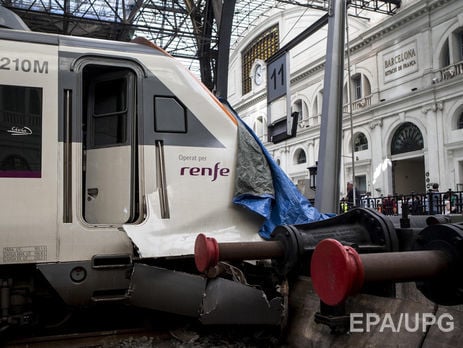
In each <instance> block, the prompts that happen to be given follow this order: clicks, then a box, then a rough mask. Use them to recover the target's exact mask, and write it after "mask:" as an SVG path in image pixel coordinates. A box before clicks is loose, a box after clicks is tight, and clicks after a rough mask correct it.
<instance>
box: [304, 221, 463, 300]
mask: <svg viewBox="0 0 463 348" xmlns="http://www.w3.org/2000/svg"><path fill="white" fill-rule="evenodd" d="M462 246H463V226H462V225H457V224H435V225H430V226H428V227H426V228H425V229H423V230H422V231H421V232H420V233H419V234H418V236H417V239H416V242H415V245H414V246H413V250H412V251H404V252H393V253H377V254H362V255H359V253H358V252H357V250H355V248H353V247H351V246H348V245H343V244H342V243H340V242H339V241H336V240H334V239H326V240H323V241H321V242H320V243H319V244H318V245H317V247H316V248H315V251H314V253H313V256H312V261H311V271H310V273H311V276H312V284H313V287H314V289H315V291H316V292H317V294H318V296H319V297H320V299H321V300H322V302H323V303H325V304H328V305H330V306H336V305H340V304H342V303H343V302H344V301H345V300H346V299H347V297H348V296H351V295H355V294H357V293H359V292H360V290H361V289H362V288H363V287H364V285H367V284H369V283H382V282H407V281H416V282H417V287H418V289H419V290H420V291H421V292H422V293H423V294H424V295H425V296H426V297H427V298H428V299H430V300H431V301H433V302H436V303H438V304H442V305H456V304H461V303H463V292H462V290H463V277H461V269H462V267H463V249H462Z"/></svg>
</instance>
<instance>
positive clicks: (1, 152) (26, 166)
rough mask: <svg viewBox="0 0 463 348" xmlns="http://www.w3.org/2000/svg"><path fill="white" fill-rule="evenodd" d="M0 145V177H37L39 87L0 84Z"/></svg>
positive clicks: (39, 152)
mask: <svg viewBox="0 0 463 348" xmlns="http://www.w3.org/2000/svg"><path fill="white" fill-rule="evenodd" d="M0 144H1V146H0V177H16V178H40V177H41V167H42V162H41V160H42V89H41V88H36V87H23V86H7V85H0Z"/></svg>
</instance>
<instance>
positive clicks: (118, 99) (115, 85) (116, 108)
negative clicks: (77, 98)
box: [92, 78, 127, 147]
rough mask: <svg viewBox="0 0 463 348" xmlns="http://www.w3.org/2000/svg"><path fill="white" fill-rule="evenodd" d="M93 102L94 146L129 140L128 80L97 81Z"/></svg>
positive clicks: (122, 142) (121, 142) (123, 142)
mask: <svg viewBox="0 0 463 348" xmlns="http://www.w3.org/2000/svg"><path fill="white" fill-rule="evenodd" d="M94 98H95V99H94V104H93V115H92V116H93V120H92V121H93V125H92V126H93V127H92V128H93V132H92V140H93V141H92V142H93V144H92V145H93V146H94V147H101V146H107V145H116V144H125V143H126V142H127V80H126V79H125V78H120V79H112V80H103V81H98V82H97V83H95V91H94Z"/></svg>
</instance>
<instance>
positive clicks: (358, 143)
mask: <svg viewBox="0 0 463 348" xmlns="http://www.w3.org/2000/svg"><path fill="white" fill-rule="evenodd" d="M367 149H368V140H367V137H366V136H365V134H363V133H357V134H355V135H354V151H355V152H357V151H363V150H367Z"/></svg>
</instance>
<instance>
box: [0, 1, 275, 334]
mask: <svg viewBox="0 0 463 348" xmlns="http://www.w3.org/2000/svg"><path fill="white" fill-rule="evenodd" d="M6 17H11V18H13V19H14V20H16V23H17V24H18V23H19V24H18V25H12V27H13V28H11V27H9V28H0V47H1V50H0V52H1V54H0V192H1V201H0V206H1V209H0V246H1V247H0V286H1V293H2V296H1V308H2V317H1V319H0V326H1V327H2V328H6V327H8V326H15V325H31V324H33V323H34V322H36V321H37V320H38V319H37V316H40V313H38V312H40V309H42V315H45V316H46V314H47V313H48V312H49V311H50V309H51V307H48V306H47V305H46V303H47V302H46V301H45V300H44V299H45V298H53V295H54V294H57V298H58V299H59V301H61V302H62V303H63V305H65V306H72V307H79V306H87V305H91V304H93V303H106V302H110V303H113V302H117V301H125V302H129V303H130V304H133V305H135V306H139V307H146V308H151V309H155V310H161V311H169V312H174V313H177V314H181V315H188V316H201V312H202V311H203V309H202V308H203V306H204V303H203V298H204V293H205V292H207V290H205V289H206V288H207V287H208V284H209V283H211V281H207V280H206V279H205V278H204V277H202V276H199V275H195V274H191V273H188V272H184V271H186V270H187V269H188V267H187V266H185V267H183V268H182V267H180V266H178V265H181V264H182V262H181V260H183V261H185V260H193V258H192V255H193V254H194V250H193V248H194V240H195V238H196V236H197V235H198V233H206V234H208V235H210V236H213V237H216V238H217V239H219V240H221V241H235V242H240V241H241V242H249V241H256V240H261V237H260V236H259V234H258V233H257V232H258V230H259V228H260V226H261V224H262V222H263V219H262V217H260V216H259V215H257V214H254V213H252V212H250V211H248V210H246V209H243V208H241V207H239V206H237V205H234V204H233V203H232V199H233V194H234V185H235V179H236V170H235V163H236V160H237V153H238V152H237V147H238V136H237V132H238V129H239V121H238V119H237V117H236V116H235V115H234V114H233V113H232V112H231V111H230V110H229V109H227V108H226V107H225V106H224V105H223V104H222V103H220V102H219V101H218V100H217V99H216V98H215V97H214V96H213V95H212V94H211V93H210V92H209V91H208V90H207V89H206V88H205V87H204V86H203V85H202V84H201V83H200V82H198V81H197V79H196V78H195V77H194V76H193V75H192V74H191V73H190V72H189V71H188V70H187V69H186V68H184V67H183V66H182V65H181V64H180V63H179V62H177V61H176V60H175V59H173V58H172V57H171V56H169V55H168V54H166V53H165V52H163V51H162V50H161V49H158V48H155V47H154V48H153V47H150V45H145V44H139V43H124V42H111V41H103V40H96V39H89V38H78V37H68V36H60V35H52V34H45V33H34V32H31V31H28V30H25V29H27V28H25V26H24V25H23V24H21V21H20V20H19V18H16V17H14V16H13V15H12V14H11V13H10V14H7V12H6V10H5V9H2V19H3V21H2V23H3V24H2V26H3V27H8V25H7V24H5V22H6ZM141 41H143V40H141ZM141 260H142V261H141ZM160 260H162V262H164V263H166V262H167V263H169V264H174V265H175V267H172V268H166V267H164V266H162V267H161V266H160ZM164 263H163V265H164ZM185 263H186V264H188V262H185ZM193 268H194V267H193ZM224 284H225V285H224ZM236 286H238V288H240V286H241V288H242V289H241V288H240V289H241V290H238V291H242V292H243V293H246V292H249V293H252V294H251V295H250V297H249V298H250V299H251V300H249V302H250V303H251V304H246V303H245V304H244V307H246V306H248V305H250V306H255V305H256V304H255V303H259V302H260V301H261V300H259V299H261V298H263V297H262V294H261V292H260V291H258V290H257V289H255V288H251V287H248V286H245V285H243V284H241V283H239V285H236V284H235V282H233V285H228V283H227V282H226V281H225V280H223V281H222V282H221V283H220V284H219V285H217V284H216V288H217V290H216V292H215V293H214V295H216V296H219V297H220V296H225V295H224V294H227V291H224V288H228V287H236ZM211 291H214V290H211ZM229 293H230V297H231V298H232V297H234V296H232V295H231V294H232V293H233V294H236V292H234V290H233V291H229ZM41 295H43V296H41ZM242 295H243V294H242ZM244 296H245V295H244ZM241 297H242V296H241ZM255 297H257V298H258V300H257V301H255ZM264 297H265V296H264ZM227 301H228V300H227ZM270 301H271V300H270V299H268V300H267V299H265V301H264V302H265V303H264V302H262V311H261V312H262V313H261V314H260V318H257V319H256V318H254V319H252V318H249V316H247V319H244V322H246V321H250V322H261V321H262V318H264V319H263V321H264V322H265V321H268V322H272V323H273V322H278V321H279V320H280V315H281V306H280V304H281V303H280V299H277V304H276V305H275V306H273V305H269V303H270ZM224 302H226V301H225V300H224ZM229 303H230V306H231V307H233V306H234V305H233V303H234V302H233V301H231V302H229ZM238 307H239V306H238ZM244 307H239V308H241V309H243V308H244ZM247 308H249V307H247ZM204 311H206V312H207V313H213V310H211V308H208V309H207V310H204ZM258 311H259V310H258ZM258 311H257V312H258ZM269 311H271V312H272V315H270V316H269V315H268V312H269ZM238 312H239V311H238V309H237V313H238ZM245 312H246V311H243V313H245ZM211 315H213V314H211ZM224 318H230V311H228V312H227V314H226V315H222V317H221V319H217V320H216V319H211V320H210V321H211V322H223V321H224V320H225V322H227V320H228V319H224ZM203 319H204V321H205V322H207V321H208V319H207V316H206V315H204V316H203ZM238 322H243V319H242V318H241V319H239V320H238Z"/></svg>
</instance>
